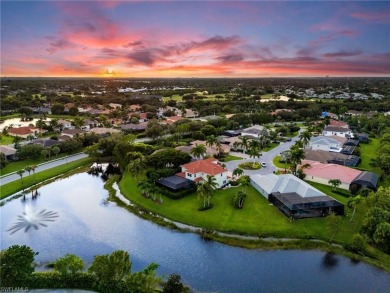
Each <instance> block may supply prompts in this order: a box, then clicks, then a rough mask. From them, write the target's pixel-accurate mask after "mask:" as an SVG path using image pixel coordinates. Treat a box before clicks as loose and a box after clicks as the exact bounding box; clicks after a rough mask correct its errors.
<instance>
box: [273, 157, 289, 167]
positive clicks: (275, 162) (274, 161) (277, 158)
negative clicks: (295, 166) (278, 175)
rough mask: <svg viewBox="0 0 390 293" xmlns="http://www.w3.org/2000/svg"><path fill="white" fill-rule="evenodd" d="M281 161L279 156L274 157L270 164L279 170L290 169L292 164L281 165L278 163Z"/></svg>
mask: <svg viewBox="0 0 390 293" xmlns="http://www.w3.org/2000/svg"><path fill="white" fill-rule="evenodd" d="M280 159H281V157H280V156H276V157H275V158H274V159H273V160H272V163H273V164H274V165H275V166H276V167H277V168H279V169H283V170H284V169H287V170H288V169H290V167H291V166H292V164H290V163H287V164H286V163H281V162H279V160H280Z"/></svg>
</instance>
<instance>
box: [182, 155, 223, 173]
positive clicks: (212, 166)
mask: <svg viewBox="0 0 390 293" xmlns="http://www.w3.org/2000/svg"><path fill="white" fill-rule="evenodd" d="M216 161H217V160H216V159H214V158H210V159H206V160H200V161H196V162H192V163H188V164H185V165H183V166H182V168H183V170H184V169H185V171H187V172H188V173H192V174H195V173H199V172H203V173H206V174H208V175H217V174H220V173H223V172H227V170H226V169H224V168H222V167H221V166H220V165H218V164H216V163H215V162H216Z"/></svg>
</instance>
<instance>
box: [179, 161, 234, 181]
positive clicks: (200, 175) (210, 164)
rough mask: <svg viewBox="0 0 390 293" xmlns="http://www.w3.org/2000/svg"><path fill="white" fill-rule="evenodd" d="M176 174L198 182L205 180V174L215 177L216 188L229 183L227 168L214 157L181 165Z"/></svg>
mask: <svg viewBox="0 0 390 293" xmlns="http://www.w3.org/2000/svg"><path fill="white" fill-rule="evenodd" d="M176 175H177V176H180V177H183V178H186V179H189V180H192V181H194V182H200V181H202V180H207V175H210V176H213V177H214V178H215V179H216V182H217V186H218V188H222V187H224V186H226V185H227V184H228V183H229V176H228V170H226V169H225V168H222V166H220V165H219V164H218V160H216V159H214V158H210V159H205V160H199V161H195V162H191V163H188V164H185V165H182V166H181V172H180V173H178V174H176Z"/></svg>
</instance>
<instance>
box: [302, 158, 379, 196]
mask: <svg viewBox="0 0 390 293" xmlns="http://www.w3.org/2000/svg"><path fill="white" fill-rule="evenodd" d="M306 164H309V165H310V166H309V167H308V168H304V169H303V173H304V174H305V175H306V177H305V180H308V181H313V182H318V183H321V184H325V185H330V184H329V180H332V179H339V180H340V181H341V185H340V186H339V188H342V189H346V190H350V188H351V185H352V184H356V185H358V186H360V187H368V188H371V189H376V186H377V184H378V175H377V174H375V173H373V172H367V171H361V170H357V169H353V168H349V167H346V166H341V165H337V164H323V163H319V162H316V161H310V160H303V161H302V165H306ZM363 173H364V174H363Z"/></svg>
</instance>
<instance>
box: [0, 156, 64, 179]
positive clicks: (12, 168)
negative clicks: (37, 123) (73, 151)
mask: <svg viewBox="0 0 390 293" xmlns="http://www.w3.org/2000/svg"><path fill="white" fill-rule="evenodd" d="M65 156H67V154H59V155H58V156H57V159H59V158H63V157H65ZM54 159H56V157H55V156H51V160H54ZM44 162H48V161H47V160H46V161H45V160H44V159H43V158H39V159H26V160H22V161H15V162H11V163H9V164H8V165H7V166H5V167H4V168H3V169H1V170H0V175H6V174H9V173H12V172H16V171H18V170H20V169H24V168H26V167H27V166H33V165H38V164H42V163H44Z"/></svg>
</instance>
